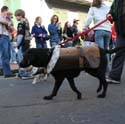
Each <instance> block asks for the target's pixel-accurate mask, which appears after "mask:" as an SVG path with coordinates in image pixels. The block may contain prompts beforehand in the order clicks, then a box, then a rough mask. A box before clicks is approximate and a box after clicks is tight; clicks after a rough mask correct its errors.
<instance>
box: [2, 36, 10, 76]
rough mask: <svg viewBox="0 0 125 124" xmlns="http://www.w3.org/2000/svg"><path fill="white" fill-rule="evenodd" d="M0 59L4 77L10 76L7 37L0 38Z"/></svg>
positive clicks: (8, 42)
mask: <svg viewBox="0 0 125 124" xmlns="http://www.w3.org/2000/svg"><path fill="white" fill-rule="evenodd" d="M0 42H1V43H0V45H1V59H2V67H3V73H4V76H8V75H11V74H12V72H11V70H10V63H9V62H10V41H9V37H6V36H2V37H1V41H0Z"/></svg>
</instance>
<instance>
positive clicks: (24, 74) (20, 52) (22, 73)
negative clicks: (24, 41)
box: [17, 47, 31, 77]
mask: <svg viewBox="0 0 125 124" xmlns="http://www.w3.org/2000/svg"><path fill="white" fill-rule="evenodd" d="M23 55H24V53H23V49H22V47H20V48H19V50H18V54H17V56H18V62H19V63H21V61H22V60H23ZM19 76H20V77H28V76H31V74H30V72H27V71H26V70H25V69H23V68H19Z"/></svg>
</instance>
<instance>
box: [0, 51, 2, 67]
mask: <svg viewBox="0 0 125 124" xmlns="http://www.w3.org/2000/svg"><path fill="white" fill-rule="evenodd" d="M0 68H2V60H1V52H0Z"/></svg>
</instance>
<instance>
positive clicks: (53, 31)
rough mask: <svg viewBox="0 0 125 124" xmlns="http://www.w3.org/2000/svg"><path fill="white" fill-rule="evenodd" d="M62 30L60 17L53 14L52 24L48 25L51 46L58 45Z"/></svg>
mask: <svg viewBox="0 0 125 124" xmlns="http://www.w3.org/2000/svg"><path fill="white" fill-rule="evenodd" d="M60 30H61V27H60V23H59V17H58V16H57V15H53V16H52V17H51V24H49V25H48V31H49V33H50V45H51V47H53V46H55V45H57V44H58V43H59V42H60Z"/></svg>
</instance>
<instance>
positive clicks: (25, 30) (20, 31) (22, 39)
mask: <svg viewBox="0 0 125 124" xmlns="http://www.w3.org/2000/svg"><path fill="white" fill-rule="evenodd" d="M15 17H16V19H17V21H19V23H18V26H17V46H18V62H19V64H20V62H21V61H22V60H23V55H24V53H25V52H26V51H27V50H28V49H29V48H30V37H31V36H30V33H29V30H30V27H29V22H28V20H27V19H26V17H25V12H24V11H23V10H22V9H18V10H16V12H15ZM19 77H20V78H22V79H30V78H32V75H31V73H30V72H28V71H27V70H25V69H23V68H19Z"/></svg>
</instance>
